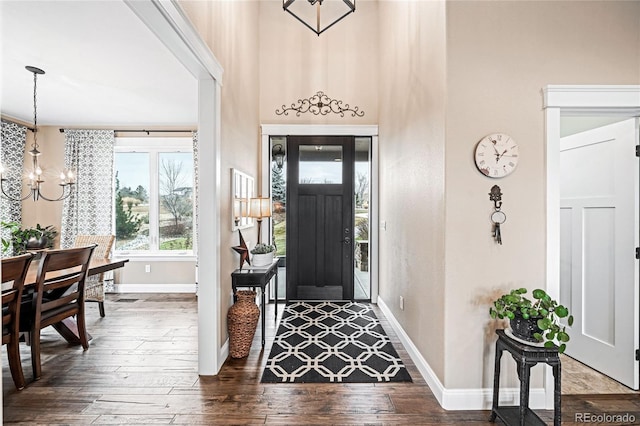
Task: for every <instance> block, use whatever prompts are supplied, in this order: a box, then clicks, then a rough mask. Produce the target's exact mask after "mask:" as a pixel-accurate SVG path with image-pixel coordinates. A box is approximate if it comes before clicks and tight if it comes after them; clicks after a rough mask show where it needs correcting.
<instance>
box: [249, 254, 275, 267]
mask: <svg viewBox="0 0 640 426" xmlns="http://www.w3.org/2000/svg"><path fill="white" fill-rule="evenodd" d="M272 262H273V252H271V253H264V254H254V255H253V257H252V258H251V266H268V265H271V263H272Z"/></svg>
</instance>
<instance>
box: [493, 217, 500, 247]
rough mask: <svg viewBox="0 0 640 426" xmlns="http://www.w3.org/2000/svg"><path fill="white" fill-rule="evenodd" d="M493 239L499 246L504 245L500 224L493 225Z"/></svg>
mask: <svg viewBox="0 0 640 426" xmlns="http://www.w3.org/2000/svg"><path fill="white" fill-rule="evenodd" d="M493 238H495V239H496V242H497V243H498V244H502V236H501V235H500V223H498V222H494V223H493Z"/></svg>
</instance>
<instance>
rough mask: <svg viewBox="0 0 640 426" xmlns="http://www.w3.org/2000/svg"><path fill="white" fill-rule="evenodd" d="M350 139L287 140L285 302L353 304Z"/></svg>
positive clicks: (294, 137) (314, 137)
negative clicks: (347, 301)
mask: <svg viewBox="0 0 640 426" xmlns="http://www.w3.org/2000/svg"><path fill="white" fill-rule="evenodd" d="M354 146H355V144H354V138H353V137H350V136H289V137H288V138H287V155H288V158H287V274H286V275H287V300H352V299H353V209H354V207H353V191H354V161H355V160H354V157H355V154H354Z"/></svg>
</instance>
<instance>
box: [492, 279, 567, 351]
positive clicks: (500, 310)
mask: <svg viewBox="0 0 640 426" xmlns="http://www.w3.org/2000/svg"><path fill="white" fill-rule="evenodd" d="M526 292H527V289H526V288H518V289H513V290H511V291H510V292H509V293H508V294H503V295H502V296H500V297H499V298H498V299H496V300H495V301H494V302H493V306H492V307H491V308H490V309H489V315H490V316H491V318H493V319H498V318H499V319H505V318H506V319H509V322H510V324H511V331H512V333H513V334H514V336H516V337H518V338H520V339H524V340H526V341H530V342H537V343H543V344H544V346H545V347H548V348H550V347H554V346H557V347H558V352H559V353H563V352H564V350H565V348H566V347H567V345H566V343H567V342H568V341H569V334H568V333H567V331H566V326H565V325H563V324H561V323H560V319H561V318H566V319H567V324H568V325H569V326H571V325H572V324H573V315H570V314H569V310H568V309H567V308H566V307H565V306H563V305H561V304H559V303H558V302H557V301H555V300H554V299H552V298H551V296H549V295H548V294H547V293H546V292H545V291H544V290H541V289H536V290H533V293H532V294H533V299H534V301H531V300H529V299H527V298H526V297H525V296H524V294H526Z"/></svg>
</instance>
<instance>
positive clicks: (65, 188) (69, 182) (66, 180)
mask: <svg viewBox="0 0 640 426" xmlns="http://www.w3.org/2000/svg"><path fill="white" fill-rule="evenodd" d="M25 68H26V69H27V71H29V72H31V73H33V143H32V144H31V150H30V151H29V155H31V170H30V171H29V175H28V183H27V186H28V187H29V190H28V191H27V194H26V195H22V194H21V195H20V196H18V197H13V196H11V195H9V194H7V192H6V191H5V181H6V180H7V179H6V178H4V177H3V176H2V174H3V173H4V168H3V167H2V165H0V189H1V190H2V196H3V197H4V198H7V199H9V200H13V201H23V200H26V199H27V198H32V199H33V201H38V200H39V199H41V198H42V199H43V200H46V201H60V200H64V199H65V198H68V197H69V196H70V195H71V192H72V190H73V185H74V183H75V178H74V175H73V172H72V171H71V170H68V171H67V172H66V173H64V172H62V173H60V183H59V186H60V187H61V188H62V193H61V194H60V196H59V197H58V198H49V197H46V196H45V195H43V194H42V192H41V189H40V185H41V184H43V183H44V180H43V176H42V168H41V167H40V165H39V163H38V158H39V157H40V154H41V152H40V151H39V150H38V113H37V102H36V101H37V86H38V74H44V71H43V70H41V69H40V68H36V67H32V66H26V67H25Z"/></svg>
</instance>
